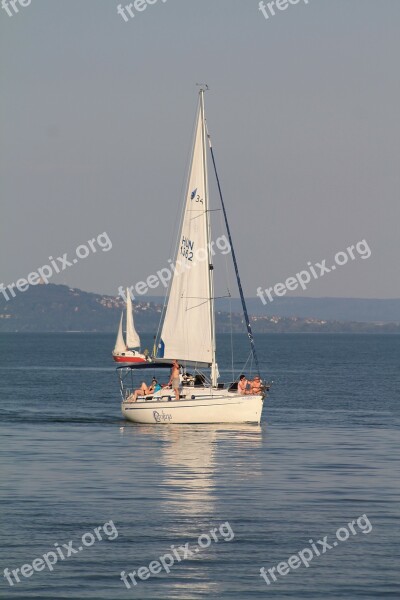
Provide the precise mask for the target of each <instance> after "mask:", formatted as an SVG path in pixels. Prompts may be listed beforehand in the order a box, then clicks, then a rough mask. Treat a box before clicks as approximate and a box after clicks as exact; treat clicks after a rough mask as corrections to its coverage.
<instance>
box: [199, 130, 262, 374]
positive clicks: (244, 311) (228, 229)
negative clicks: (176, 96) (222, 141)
mask: <svg viewBox="0 0 400 600" xmlns="http://www.w3.org/2000/svg"><path fill="white" fill-rule="evenodd" d="M206 129H207V137H208V143H209V145H210V151H211V158H212V162H213V165H214V171H215V176H216V178H217V185H218V191H219V197H220V199H221V205H222V211H223V213H224V218H225V226H226V231H227V234H228V238H229V243H230V245H231V252H232V260H233V264H234V267H235V273H236V279H237V284H238V288H239V294H240V299H241V301H242V308H243V314H244V318H245V321H246V328H247V336H248V338H249V340H250V346H251V351H252V353H253V356H254V362H255V363H256V366H257V371H258V374H260V366H259V363H258V357H257V351H256V346H255V343H254V337H253V331H252V329H251V325H250V319H249V314H248V312H247V306H246V300H245V298H244V293H243V288H242V282H241V280H240V275H239V268H238V264H237V260H236V254H235V250H234V248H233V241H232V235H231V230H230V227H229V223H228V216H227V214H226V209H225V203H224V199H223V196H222V189H221V184H220V181H219V177H218V171H217V165H216V163H215V156H214V149H213V147H212V143H211V137H210V134H209V133H208V128H207V123H206Z"/></svg>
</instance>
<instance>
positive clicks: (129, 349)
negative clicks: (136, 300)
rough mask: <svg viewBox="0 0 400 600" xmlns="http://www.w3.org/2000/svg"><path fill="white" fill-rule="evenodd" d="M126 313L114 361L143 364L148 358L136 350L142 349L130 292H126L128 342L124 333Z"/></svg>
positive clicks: (115, 349)
mask: <svg viewBox="0 0 400 600" xmlns="http://www.w3.org/2000/svg"><path fill="white" fill-rule="evenodd" d="M123 320H124V313H122V314H121V319H120V322H119V327H118V334H117V339H116V342H115V347H114V350H113V353H112V355H113V359H114V360H115V362H118V363H143V362H146V360H147V358H146V356H145V355H144V354H141V353H140V352H138V351H137V350H135V348H140V337H139V335H138V333H137V331H136V329H135V325H134V323H133V308H132V300H131V296H130V293H129V290H128V289H127V290H126V342H125V340H124V333H123Z"/></svg>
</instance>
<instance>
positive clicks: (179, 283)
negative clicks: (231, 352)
mask: <svg viewBox="0 0 400 600" xmlns="http://www.w3.org/2000/svg"><path fill="white" fill-rule="evenodd" d="M209 242H210V226H209V215H208V183H207V158H206V132H205V120H204V100H203V92H201V93H200V104H199V111H198V117H197V127H196V133H195V139H194V145H193V154H192V162H191V166H190V171H189V178H188V188H187V194H186V200H185V206H184V213H183V218H182V226H181V232H180V237H179V240H178V249H177V256H176V261H175V268H174V275H173V279H172V282H171V288H170V293H169V300H168V306H167V309H166V313H165V319H164V324H163V329H162V333H161V339H160V349H159V356H160V357H163V358H167V359H174V358H176V359H177V360H178V361H181V362H184V361H190V362H194V363H197V364H203V365H204V364H207V365H212V364H215V333H214V331H215V325H214V302H213V279H212V271H210V265H211V256H210V247H209Z"/></svg>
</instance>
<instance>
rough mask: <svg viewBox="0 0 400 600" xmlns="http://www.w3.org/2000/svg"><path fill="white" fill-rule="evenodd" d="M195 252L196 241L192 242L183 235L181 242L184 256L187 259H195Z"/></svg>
mask: <svg viewBox="0 0 400 600" xmlns="http://www.w3.org/2000/svg"><path fill="white" fill-rule="evenodd" d="M193 252H194V242H192V240H189V238H186V237H185V236H182V243H181V254H182V256H184V257H185V258H186V259H187V260H190V261H193Z"/></svg>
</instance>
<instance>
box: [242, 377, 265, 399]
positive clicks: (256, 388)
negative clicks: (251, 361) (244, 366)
mask: <svg viewBox="0 0 400 600" xmlns="http://www.w3.org/2000/svg"><path fill="white" fill-rule="evenodd" d="M238 391H239V394H242V395H243V396H244V395H246V394H249V395H252V396H254V395H257V394H261V392H262V382H261V378H260V376H259V375H256V376H255V377H254V379H251V380H250V379H247V377H246V375H241V376H240V377H239V382H238Z"/></svg>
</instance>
